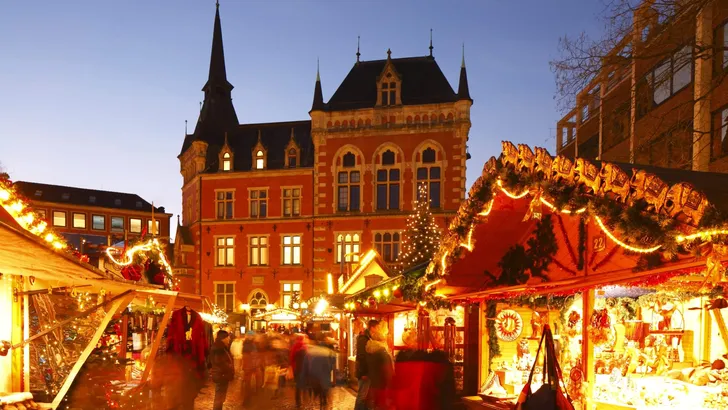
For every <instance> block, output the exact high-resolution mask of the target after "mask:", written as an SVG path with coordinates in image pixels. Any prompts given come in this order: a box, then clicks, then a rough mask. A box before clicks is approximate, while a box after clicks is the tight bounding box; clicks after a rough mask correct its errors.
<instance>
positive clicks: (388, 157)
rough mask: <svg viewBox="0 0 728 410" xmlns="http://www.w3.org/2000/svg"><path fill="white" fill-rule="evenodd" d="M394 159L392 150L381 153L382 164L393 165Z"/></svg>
mask: <svg viewBox="0 0 728 410" xmlns="http://www.w3.org/2000/svg"><path fill="white" fill-rule="evenodd" d="M394 160H395V155H394V152H392V151H390V150H387V151H386V152H385V153H384V154H382V165H394Z"/></svg>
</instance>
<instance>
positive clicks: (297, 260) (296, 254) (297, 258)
mask: <svg viewBox="0 0 728 410" xmlns="http://www.w3.org/2000/svg"><path fill="white" fill-rule="evenodd" d="M293 264H294V265H300V264H301V248H300V247H295V248H293Z"/></svg>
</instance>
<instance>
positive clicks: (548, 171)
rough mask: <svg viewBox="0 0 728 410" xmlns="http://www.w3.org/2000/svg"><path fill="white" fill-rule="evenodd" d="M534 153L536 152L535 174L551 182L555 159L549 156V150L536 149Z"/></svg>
mask: <svg viewBox="0 0 728 410" xmlns="http://www.w3.org/2000/svg"><path fill="white" fill-rule="evenodd" d="M534 151H535V152H536V166H535V167H534V169H533V170H534V173H536V174H543V178H544V179H546V180H547V181H548V180H551V175H552V173H553V170H552V169H553V168H552V166H553V163H554V159H553V157H551V154H549V152H548V150H546V148H541V147H536V148H534Z"/></svg>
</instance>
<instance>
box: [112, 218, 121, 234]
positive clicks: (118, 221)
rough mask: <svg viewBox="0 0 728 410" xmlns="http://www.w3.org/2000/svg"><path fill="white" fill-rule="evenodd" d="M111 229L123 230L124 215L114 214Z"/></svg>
mask: <svg viewBox="0 0 728 410" xmlns="http://www.w3.org/2000/svg"><path fill="white" fill-rule="evenodd" d="M111 230H112V231H123V230H124V217H123V216H112V217H111Z"/></svg>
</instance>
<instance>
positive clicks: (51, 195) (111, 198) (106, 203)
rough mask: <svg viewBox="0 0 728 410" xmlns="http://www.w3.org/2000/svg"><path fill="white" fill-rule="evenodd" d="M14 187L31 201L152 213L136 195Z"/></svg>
mask: <svg viewBox="0 0 728 410" xmlns="http://www.w3.org/2000/svg"><path fill="white" fill-rule="evenodd" d="M15 187H16V188H17V189H18V191H19V192H20V193H21V194H23V195H24V196H25V197H26V198H28V199H29V200H31V201H45V202H55V203H60V204H69V205H79V206H98V207H102V208H111V209H124V210H128V211H142V212H152V204H150V203H149V202H147V201H145V200H144V199H143V198H142V197H140V196H139V195H136V194H126V193H123V192H111V191H100V190H98V189H86V188H75V187H67V186H62V185H50V184H41V183H37V182H27V181H18V182H16V183H15ZM36 194H39V195H36ZM64 194H68V199H64ZM92 196H93V197H95V201H94V202H91V200H90V197H92ZM117 199H118V200H120V201H121V202H120V203H119V204H118V205H117V203H116V200H117ZM137 202H140V203H141V207H137ZM154 212H160V213H164V212H165V211H164V207H161V206H160V207H155V209H154Z"/></svg>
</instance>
